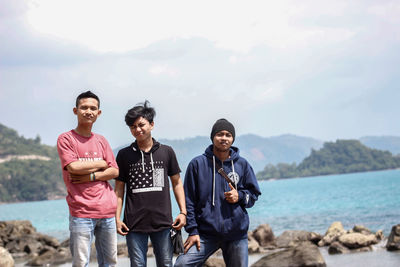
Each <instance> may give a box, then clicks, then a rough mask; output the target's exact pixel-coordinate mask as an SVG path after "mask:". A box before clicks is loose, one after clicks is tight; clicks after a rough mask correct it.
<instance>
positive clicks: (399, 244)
mask: <svg viewBox="0 0 400 267" xmlns="http://www.w3.org/2000/svg"><path fill="white" fill-rule="evenodd" d="M386 249H387V250H388V251H395V250H400V224H397V225H394V226H393V227H392V231H391V232H390V235H389V238H388V241H387V244H386Z"/></svg>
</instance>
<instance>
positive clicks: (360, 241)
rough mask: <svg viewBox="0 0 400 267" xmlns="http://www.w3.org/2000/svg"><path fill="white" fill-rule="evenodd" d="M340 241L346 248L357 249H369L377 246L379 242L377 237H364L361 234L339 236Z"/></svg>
mask: <svg viewBox="0 0 400 267" xmlns="http://www.w3.org/2000/svg"><path fill="white" fill-rule="evenodd" d="M338 241H339V242H340V243H342V244H343V245H344V246H346V247H348V248H350V249H355V248H362V247H367V246H370V245H373V244H377V243H378V240H377V238H376V236H375V235H373V234H369V235H363V234H360V233H350V234H344V235H341V236H339V238H338Z"/></svg>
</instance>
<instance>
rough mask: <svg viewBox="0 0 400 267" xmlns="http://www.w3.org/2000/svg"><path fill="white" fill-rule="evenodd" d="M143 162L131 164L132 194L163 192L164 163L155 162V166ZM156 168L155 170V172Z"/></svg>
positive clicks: (130, 180)
mask: <svg viewBox="0 0 400 267" xmlns="http://www.w3.org/2000/svg"><path fill="white" fill-rule="evenodd" d="M147 165H148V164H146V163H144V165H143V164H142V162H138V163H133V164H130V170H129V174H128V175H129V177H130V178H129V182H130V184H131V185H130V188H129V189H130V190H132V193H133V194H135V193H141V192H149V191H162V188H163V187H164V168H163V167H162V166H163V165H164V162H163V161H156V162H153V164H151V165H153V166H151V165H150V166H147ZM153 167H154V170H153Z"/></svg>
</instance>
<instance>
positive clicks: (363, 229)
mask: <svg viewBox="0 0 400 267" xmlns="http://www.w3.org/2000/svg"><path fill="white" fill-rule="evenodd" d="M353 232H354V233H360V234H363V235H370V234H372V232H371V230H369V229H368V228H367V227H365V226H364V225H355V226H354V227H353Z"/></svg>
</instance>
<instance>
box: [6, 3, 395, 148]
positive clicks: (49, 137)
mask: <svg viewBox="0 0 400 267" xmlns="http://www.w3.org/2000/svg"><path fill="white" fill-rule="evenodd" d="M0 40H1V41H0V114H1V115H0V123H2V124H5V125H6V126H8V127H11V128H14V129H16V130H17V131H18V132H19V133H20V134H22V135H24V136H25V137H30V138H34V137H35V136H36V135H40V137H41V138H42V142H44V143H46V144H51V145H54V144H55V142H56V139H57V136H58V135H59V134H60V133H61V132H64V131H67V130H69V129H72V128H74V127H75V126H76V118H75V117H74V115H73V113H72V108H73V106H74V101H75V98H76V96H77V95H78V94H79V93H80V92H82V91H84V90H87V89H90V90H93V91H94V92H95V93H96V94H98V95H99V97H100V98H101V101H102V103H101V109H102V111H103V114H102V115H101V117H100V118H99V120H98V121H97V122H96V125H95V127H94V131H96V132H98V133H101V134H103V135H104V136H105V137H106V138H107V139H108V140H109V142H110V143H111V145H112V147H117V146H120V145H122V144H126V143H129V142H130V141H131V136H130V133H129V131H128V128H127V127H126V126H125V124H124V115H125V113H126V111H127V110H128V109H129V108H131V107H132V106H134V105H135V104H137V103H138V102H143V101H144V100H145V99H147V100H149V101H150V102H151V104H152V105H153V106H154V107H155V108H156V111H157V113H158V114H157V117H156V120H155V123H156V127H155V130H154V134H153V135H154V136H155V137H156V138H170V139H180V138H185V137H194V136H198V135H208V134H209V132H210V128H211V126H212V124H213V122H214V121H215V120H216V119H218V118H221V117H225V118H227V119H229V120H231V121H232V122H233V123H234V124H235V126H236V128H237V133H238V134H246V133H253V134H257V135H260V136H265V137H269V136H276V135H281V134H286V133H291V134H296V135H301V136H309V137H314V138H318V139H321V140H335V139H337V138H359V137H361V136H366V135H400V123H399V117H400V111H399V110H400V109H399V104H398V102H399V100H400V85H399V84H400V82H399V79H400V78H399V77H400V67H399V63H400V2H399V1H386V0H381V1H369V0H362V1H358V0H354V1H348V0H346V1H342V0H338V1H321V0H315V1H313V0H310V1H286V0H283V1H267V0H264V1H235V0H229V1H215V0H214V1H207V0H203V1H190V0H181V1H176V0H169V1H131V0H126V1H122V0H114V1H102V0H86V1H85V0H37V1H34V0H32V1H24V0H3V1H2V3H1V5H0Z"/></svg>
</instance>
